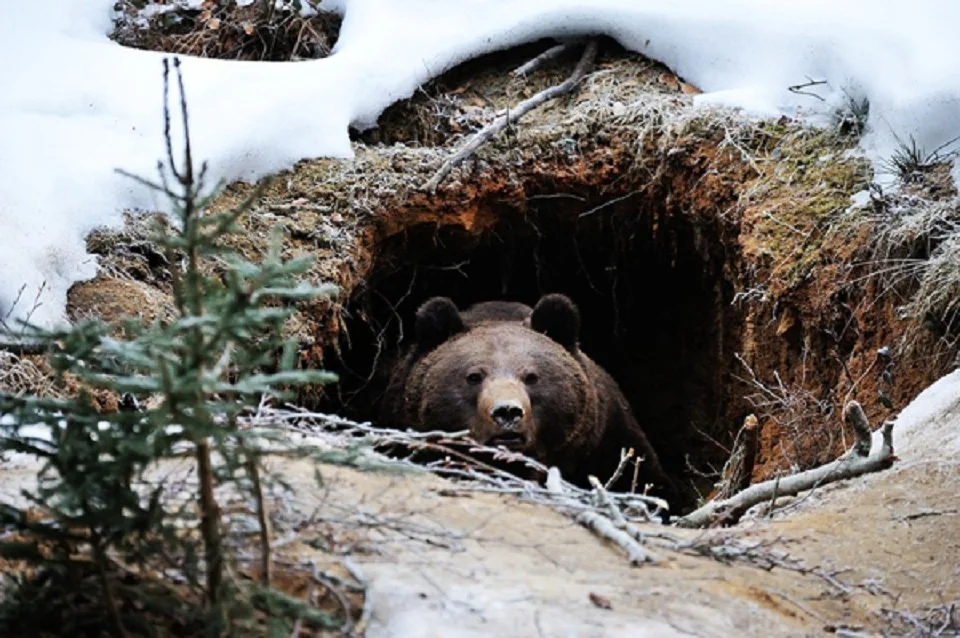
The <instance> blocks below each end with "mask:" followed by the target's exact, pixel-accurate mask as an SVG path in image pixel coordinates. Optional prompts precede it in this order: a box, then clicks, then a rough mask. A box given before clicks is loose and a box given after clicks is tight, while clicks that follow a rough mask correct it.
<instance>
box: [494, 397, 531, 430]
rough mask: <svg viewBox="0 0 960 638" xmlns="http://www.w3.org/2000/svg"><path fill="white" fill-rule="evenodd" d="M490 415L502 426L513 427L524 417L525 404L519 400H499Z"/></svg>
mask: <svg viewBox="0 0 960 638" xmlns="http://www.w3.org/2000/svg"><path fill="white" fill-rule="evenodd" d="M490 416H491V417H492V418H493V420H494V421H495V422H496V423H497V425H499V426H500V427H502V428H512V427H514V426H516V425H517V424H518V423H519V422H520V420H521V419H523V406H522V405H520V404H519V403H518V402H517V401H497V402H496V403H494V404H493V408H492V409H491V410H490Z"/></svg>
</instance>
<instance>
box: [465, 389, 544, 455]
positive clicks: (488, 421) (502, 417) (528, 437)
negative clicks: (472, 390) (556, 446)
mask: <svg viewBox="0 0 960 638" xmlns="http://www.w3.org/2000/svg"><path fill="white" fill-rule="evenodd" d="M484 385H485V387H484V388H483V390H482V391H481V393H480V397H479V401H478V405H477V412H478V413H479V414H478V415H477V416H479V417H480V423H479V424H478V425H479V426H480V427H479V428H477V430H480V431H475V432H474V435H475V436H476V438H477V439H478V440H479V441H480V442H483V443H486V444H487V445H494V446H496V445H502V446H504V447H508V448H512V449H522V448H525V447H527V445H528V444H529V443H530V442H531V441H532V440H533V438H534V436H533V435H534V433H533V432H532V431H531V425H532V424H531V418H530V417H531V414H530V397H528V396H527V393H526V390H525V389H524V387H523V384H522V383H520V382H519V381H518V380H517V379H513V378H509V377H508V378H499V379H498V378H494V379H490V380H488V381H487V383H486V384H484Z"/></svg>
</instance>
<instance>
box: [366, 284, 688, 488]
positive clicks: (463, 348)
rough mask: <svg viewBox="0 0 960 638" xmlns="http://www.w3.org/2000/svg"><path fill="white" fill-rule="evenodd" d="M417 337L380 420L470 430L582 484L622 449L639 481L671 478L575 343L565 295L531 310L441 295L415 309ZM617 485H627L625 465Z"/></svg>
mask: <svg viewBox="0 0 960 638" xmlns="http://www.w3.org/2000/svg"><path fill="white" fill-rule="evenodd" d="M414 332H415V342H414V344H413V345H412V346H411V348H410V349H409V351H408V352H407V353H406V355H405V356H404V357H403V358H402V359H401V360H400V361H399V363H398V364H397V366H396V367H395V368H394V370H393V372H392V374H391V378H390V382H389V384H388V387H387V390H386V392H385V394H384V398H383V401H382V404H381V409H380V422H381V424H382V425H387V426H391V427H396V428H399V429H407V428H409V429H413V430H418V431H426V430H441V431H449V432H453V431H461V430H469V431H470V433H471V436H472V437H473V438H474V439H475V440H476V441H477V442H479V443H481V444H485V445H490V446H503V447H506V448H508V449H511V450H515V451H520V452H523V453H524V454H526V455H527V456H530V457H533V458H535V459H537V460H538V461H540V462H541V463H543V464H545V465H548V466H550V465H555V466H557V467H558V468H559V469H560V472H561V473H562V474H563V476H564V478H566V479H567V480H570V481H572V482H574V483H578V484H580V485H586V484H587V476H588V475H589V474H593V475H595V476H597V477H598V478H599V479H601V480H603V481H605V480H607V479H609V478H610V477H611V476H612V474H613V472H614V470H615V468H616V466H617V464H618V462H619V459H620V450H621V448H631V447H632V448H633V449H634V450H635V452H636V453H637V454H638V455H640V456H642V457H643V458H644V461H643V463H642V464H641V466H640V477H641V479H642V481H641V484H640V487H641V489H642V487H643V485H644V483H653V484H654V485H655V487H656V488H659V489H655V492H658V493H659V494H661V495H663V496H666V497H669V496H672V495H673V489H672V482H671V481H670V479H669V477H667V476H666V474H665V473H664V471H663V468H662V467H661V466H660V461H659V459H658V457H657V454H656V452H655V451H654V449H653V447H652V446H651V445H650V442H649V441H648V440H647V437H646V435H645V434H644V432H643V430H642V429H641V428H640V426H639V425H638V424H637V421H636V419H635V418H634V416H633V413H632V411H631V409H630V405H629V404H628V402H627V400H626V398H625V397H624V395H623V393H622V392H621V391H620V388H619V386H618V385H617V383H616V381H614V379H613V378H612V377H611V376H610V375H609V374H608V373H607V372H606V371H605V370H604V369H603V368H601V367H600V366H598V365H597V364H596V363H594V362H593V361H592V360H591V359H590V358H589V357H588V356H587V355H586V354H584V353H583V352H582V351H581V350H580V348H579V343H578V341H579V332H580V314H579V310H578V309H577V307H576V305H575V304H574V303H573V302H572V301H571V300H570V299H569V298H567V297H565V296H564V295H559V294H550V295H545V296H544V297H542V298H541V299H540V301H539V302H538V303H537V305H536V307H535V308H531V307H530V306H527V305H525V304H520V303H515V302H503V301H493V302H484V303H481V304H476V305H474V306H471V307H470V308H468V309H467V310H465V311H463V312H461V311H459V310H458V309H457V307H456V306H455V305H454V303H453V302H452V301H451V300H450V299H447V298H445V297H434V298H432V299H430V300H428V301H427V302H425V303H424V304H423V305H422V306H421V307H420V308H419V309H418V311H417V316H416V323H415V330H414ZM624 475H625V476H623V477H622V478H621V481H620V482H619V483H618V484H617V485H616V486H615V489H617V488H619V489H628V488H629V483H630V480H631V479H632V471H627V472H624Z"/></svg>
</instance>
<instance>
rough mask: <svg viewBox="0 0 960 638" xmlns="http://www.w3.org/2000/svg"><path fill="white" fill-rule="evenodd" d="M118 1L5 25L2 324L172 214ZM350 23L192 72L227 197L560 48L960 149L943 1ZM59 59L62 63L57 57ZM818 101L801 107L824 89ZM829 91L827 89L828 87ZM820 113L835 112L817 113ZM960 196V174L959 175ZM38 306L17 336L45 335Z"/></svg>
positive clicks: (334, 3) (11, 10) (27, 14)
mask: <svg viewBox="0 0 960 638" xmlns="http://www.w3.org/2000/svg"><path fill="white" fill-rule="evenodd" d="M113 4H114V2H113V0H48V1H47V2H42V3H41V2H19V3H8V5H9V6H6V7H4V19H3V20H2V21H0V74H2V76H3V78H4V82H5V85H4V90H3V91H2V92H0V228H3V230H4V235H3V239H4V240H5V241H6V242H8V243H7V244H6V245H0V316H4V315H5V314H6V313H7V312H8V311H9V309H10V306H11V305H12V304H13V301H14V299H16V297H17V293H18V291H19V290H20V289H21V287H23V286H25V287H26V289H25V290H26V292H25V295H24V297H25V298H26V299H33V298H34V296H35V294H36V291H37V290H39V289H40V288H41V286H43V291H42V294H41V301H42V305H41V306H40V307H39V308H37V309H36V312H35V313H34V315H33V320H34V321H35V322H37V323H40V324H42V325H47V326H49V325H52V324H55V323H57V322H60V321H62V320H63V319H64V307H65V298H66V292H67V289H68V288H69V287H70V285H72V284H73V283H74V282H76V281H78V280H82V279H88V278H90V277H92V276H93V275H94V273H95V271H96V264H95V261H94V259H93V258H92V257H90V256H88V255H87V254H86V252H85V248H84V236H85V235H86V233H88V232H89V231H90V230H91V229H93V228H94V227H96V226H99V225H117V224H119V223H120V219H121V218H120V213H121V211H123V210H124V209H161V210H166V202H162V201H155V198H154V197H153V196H152V194H150V193H149V192H148V191H146V190H145V189H144V188H143V187H141V186H139V185H138V184H135V183H132V182H131V181H129V180H127V179H124V178H122V177H120V176H118V175H117V174H115V173H114V172H113V170H114V169H115V168H123V169H125V170H128V171H131V172H134V173H136V174H139V175H142V176H144V177H151V178H152V177H153V176H154V167H155V163H156V161H157V160H158V159H159V158H161V157H163V155H164V152H163V139H162V130H161V129H162V121H161V82H160V68H161V67H160V60H161V57H162V55H161V54H159V53H154V52H146V51H139V50H132V49H125V48H122V47H120V46H118V45H117V44H115V43H113V42H111V41H110V40H109V39H108V37H107V34H108V33H109V32H110V30H111V28H112V21H111V20H112V7H113ZM321 6H322V7H323V8H324V9H328V10H334V11H337V12H338V13H342V14H343V15H344V21H343V25H342V30H341V34H340V38H339V40H338V42H337V45H336V47H335V49H334V52H333V54H332V55H331V56H330V57H328V58H326V59H323V60H317V61H311V62H300V63H295V64H276V63H252V62H233V61H217V60H201V59H195V58H185V59H184V60H183V68H184V74H185V83H186V87H187V95H188V99H189V104H190V109H191V111H190V117H191V128H192V132H193V139H194V144H195V157H197V158H199V159H205V160H208V161H209V163H210V170H211V178H212V179H211V183H213V182H215V181H216V180H217V179H219V178H224V179H227V180H237V179H243V180H248V181H249V180H256V179H258V178H259V177H262V176H264V175H267V174H270V173H274V172H276V171H279V170H281V169H285V168H289V167H290V166H292V165H293V164H294V163H295V162H296V161H298V160H301V159H304V158H315V157H321V156H325V157H341V158H348V157H350V156H351V154H352V151H351V147H350V142H349V137H348V126H350V125H353V126H356V127H358V128H364V127H370V126H373V125H375V123H376V121H377V118H378V116H379V115H380V113H381V112H382V111H383V109H385V108H386V107H387V106H389V105H390V104H392V103H394V102H396V101H397V100H400V99H403V98H406V97H409V96H410V95H412V94H413V92H414V91H415V90H416V88H417V87H418V86H419V85H421V84H422V83H424V82H426V81H427V80H429V79H430V78H432V77H434V76H436V75H438V74H440V73H442V72H444V71H446V70H447V69H449V68H451V67H453V66H455V65H456V64H458V63H460V62H463V61H465V60H467V59H469V58H472V57H475V56H477V55H481V54H483V53H486V52H489V51H493V50H498V49H503V48H507V47H510V46H514V45H517V44H520V43H523V42H528V41H531V40H536V39H539V38H543V37H569V36H576V35H584V34H607V35H610V36H612V37H614V38H616V39H617V40H619V41H620V42H621V43H622V44H623V45H624V46H626V47H628V48H630V49H632V50H634V51H639V52H641V53H644V54H646V55H648V56H650V57H653V58H656V59H659V60H661V61H663V62H664V63H666V64H667V65H669V66H670V67H671V68H673V69H674V70H675V71H676V72H677V73H678V74H680V75H681V76H683V77H684V78H685V79H686V80H687V81H688V82H691V83H693V84H695V85H697V86H699V87H700V88H702V89H703V90H704V91H706V93H705V94H704V95H701V96H698V97H697V98H696V100H695V103H696V104H697V105H698V106H701V107H704V108H709V107H712V106H715V105H727V106H729V105H733V106H737V107H741V108H744V109H746V110H747V111H749V112H750V113H754V114H761V115H774V114H780V113H787V114H798V113H800V114H804V115H806V116H807V117H809V118H811V121H814V122H826V121H829V119H830V117H831V115H832V114H833V113H834V112H835V111H836V109H838V108H841V107H842V105H843V104H844V100H845V99H846V98H847V95H848V94H850V93H851V92H855V93H856V94H857V95H862V96H864V97H866V98H867V99H869V101H870V114H869V121H868V123H867V124H868V128H867V133H866V135H865V136H864V138H863V150H864V151H866V152H867V153H868V154H869V156H870V157H871V158H873V159H874V161H875V164H876V165H877V166H879V160H881V159H882V158H885V157H889V155H890V154H891V152H892V151H893V149H895V148H896V144H897V137H898V136H899V137H900V138H901V139H908V138H909V137H910V136H912V137H913V138H914V139H915V140H916V142H917V144H918V145H920V146H921V147H923V148H925V149H927V150H931V151H932V150H933V149H935V148H937V147H939V146H941V145H942V144H944V143H947V142H949V141H950V140H951V139H953V138H954V137H955V136H957V135H958V134H960V118H958V115H957V114H958V113H960V65H957V63H956V60H958V59H960V38H956V37H955V29H956V25H957V24H960V3H951V2H943V1H941V0H914V1H913V2H909V3H904V2H900V1H899V0H848V1H847V2H844V3H836V2H833V1H831V0H792V1H791V0H785V1H783V2H777V3H770V2H767V1H766V0H728V1H726V2H717V1H716V0H674V1H673V2H670V3H664V2H660V1H659V0H589V1H588V0H459V1H458V2H445V1H443V0H407V1H405V2H396V1H395V0H325V1H324V2H323V3H322V5H321ZM38 43H42V44H38ZM811 80H813V81H816V82H817V83H816V84H812V85H811V86H809V87H808V88H807V89H796V88H795V89H794V90H793V91H791V90H790V87H799V86H801V85H804V84H805V83H808V82H809V81H811ZM821 81H822V82H823V83H819V82H821ZM812 94H816V96H814V95H812ZM955 175H956V176H957V177H960V168H956V169H955ZM29 305H30V304H28V303H24V302H21V303H20V304H18V305H17V307H16V308H15V310H14V313H13V317H14V318H18V317H21V318H22V317H23V316H25V315H26V314H27V313H28V312H29V311H30V310H31V308H30V307H28V306H29Z"/></svg>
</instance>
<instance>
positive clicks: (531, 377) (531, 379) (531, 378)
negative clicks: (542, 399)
mask: <svg viewBox="0 0 960 638" xmlns="http://www.w3.org/2000/svg"><path fill="white" fill-rule="evenodd" d="M539 380H540V377H538V376H537V373H536V372H528V373H527V374H526V375H525V376H524V377H523V382H524V383H526V384H527V385H533V384H535V383H536V382H537V381H539Z"/></svg>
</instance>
